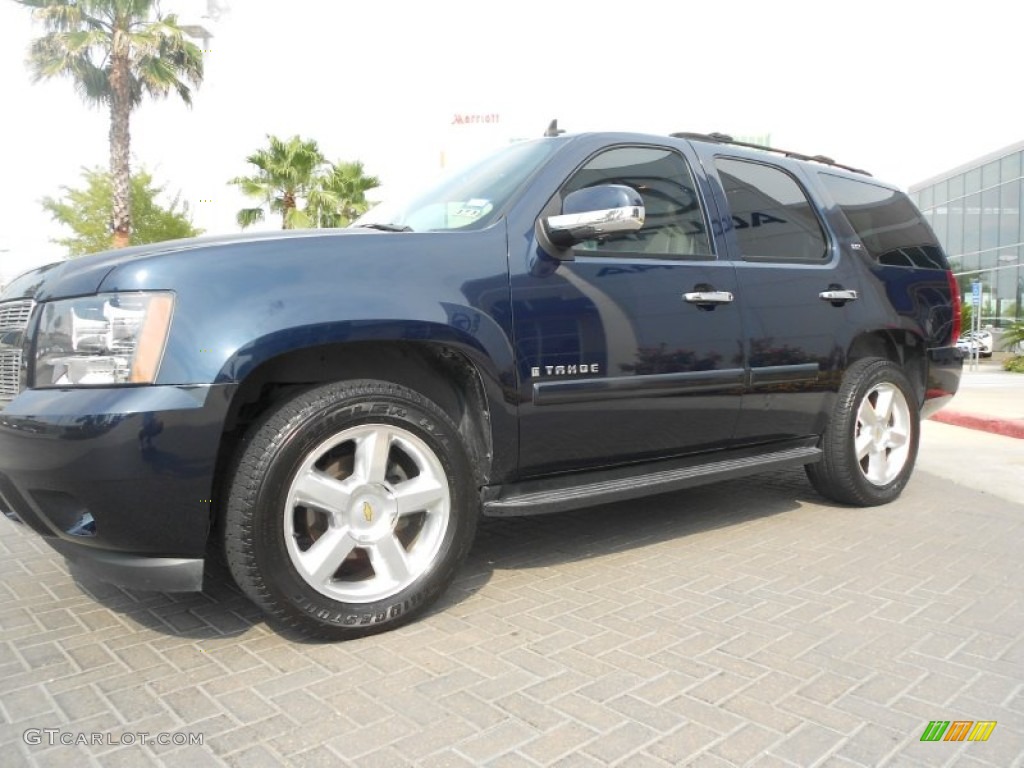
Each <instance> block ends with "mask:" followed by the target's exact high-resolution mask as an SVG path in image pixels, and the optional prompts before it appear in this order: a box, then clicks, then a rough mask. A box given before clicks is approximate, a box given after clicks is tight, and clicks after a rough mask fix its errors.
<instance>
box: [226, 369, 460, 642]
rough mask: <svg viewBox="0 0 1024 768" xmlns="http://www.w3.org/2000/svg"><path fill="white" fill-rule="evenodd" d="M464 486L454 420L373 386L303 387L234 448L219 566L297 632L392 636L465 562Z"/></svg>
mask: <svg viewBox="0 0 1024 768" xmlns="http://www.w3.org/2000/svg"><path fill="white" fill-rule="evenodd" d="M382 446H386V447H382ZM473 477H474V475H473V472H472V471H471V467H470V463H469V459H468V458H467V452H466V450H465V448H464V446H463V443H462V440H461V438H460V436H459V433H458V430H457V429H456V427H455V425H454V423H453V422H452V420H451V418H449V416H448V415H447V414H446V413H445V412H444V411H442V410H441V409H440V408H439V407H438V406H437V405H435V404H434V403H433V402H431V401H430V400H428V399H426V398H425V397H423V396H421V395H420V394H418V393H416V392H414V391H412V390H410V389H407V388H405V387H401V386H398V385H395V384H390V383H386V382H381V381H371V380H359V381H347V382H338V383H333V384H328V385H325V386H320V387H317V388H315V389H310V390H306V391H304V392H301V393H300V394H297V395H295V396H294V397H292V398H291V399H289V400H287V401H285V402H284V403H282V404H281V405H279V406H277V407H276V408H274V409H273V410H272V411H270V412H269V413H268V414H267V415H266V416H265V417H264V418H263V419H262V420H261V421H260V422H259V423H257V424H255V425H254V426H253V427H252V429H251V430H250V431H249V433H248V435H247V436H246V438H245V439H244V440H243V442H242V444H241V445H240V447H239V455H238V458H237V461H236V464H235V467H234V472H233V477H232V478H231V480H230V491H229V493H228V499H227V506H226V511H225V519H224V539H225V550H226V553H227V561H228V567H229V568H230V570H231V574H232V576H233V577H234V579H235V581H236V582H237V583H238V585H239V587H240V588H241V589H242V590H243V591H244V592H245V593H246V594H247V595H248V596H249V597H250V598H251V599H252V600H253V601H254V602H255V603H256V604H257V605H259V606H260V607H261V608H262V609H263V610H264V611H265V612H266V613H267V614H269V615H270V616H271V617H273V618H274V619H276V620H277V621H278V622H280V623H282V624H284V625H285V626H287V627H290V628H293V629H296V630H298V631H300V632H302V633H303V634H306V635H309V636H314V637H323V638H331V639H346V638H352V637H359V636H363V635H367V634H372V633H375V632H380V631H383V630H386V629H392V628H394V627H397V626H400V625H401V624H404V623H406V622H408V621H410V620H411V619H413V618H414V617H415V616H417V615H418V614H420V613H422V612H423V611H424V610H425V609H426V608H427V607H428V606H429V605H430V604H431V603H433V602H434V601H435V600H437V598H438V597H439V596H440V595H441V594H442V593H443V592H444V590H445V589H446V588H447V587H448V585H449V584H450V583H451V581H452V579H453V578H454V576H455V572H456V570H457V569H458V567H459V566H460V565H461V563H462V562H463V560H464V559H465V557H466V554H467V552H468V551H469V548H470V545H471V544H472V541H473V536H474V534H475V531H476V523H477V517H478V514H479V495H478V494H477V492H476V487H475V483H474V480H473ZM403 483H404V485H403ZM410 483H415V485H410ZM414 493H415V494H418V495H414ZM346 494H347V495H346ZM417 504H422V505H423V509H422V511H412V512H410V511H409V510H410V509H411V510H415V509H416V505H417ZM318 505H320V506H318ZM403 505H404V507H403ZM403 509H404V511H403ZM396 544H397V547H396V546H395V545H396ZM316 547H319V548H316ZM315 548H316V549H315ZM399 550H401V552H399ZM334 560H338V567H337V568H334V567H333V561H334Z"/></svg>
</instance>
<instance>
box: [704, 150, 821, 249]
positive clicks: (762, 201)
mask: <svg viewBox="0 0 1024 768" xmlns="http://www.w3.org/2000/svg"><path fill="white" fill-rule="evenodd" d="M715 168H717V169H718V178H719V179H720V180H721V182H722V186H723V187H724V188H725V197H726V199H727V200H728V202H729V208H730V209H731V211H732V225H733V228H734V229H735V231H736V239H737V240H738V241H739V246H740V254H741V255H742V256H743V258H744V259H756V260H768V261H822V260H824V259H825V258H826V257H827V256H828V249H827V247H826V246H827V243H826V240H825V234H824V232H823V231H822V228H821V222H820V221H819V220H818V216H817V214H816V213H815V212H814V207H813V206H812V205H811V203H810V201H809V200H808V199H807V195H806V194H805V193H804V190H803V188H802V187H801V186H800V185H799V184H798V183H797V181H796V179H794V178H793V177H792V176H790V175H789V174H788V173H786V172H785V171H783V170H782V169H781V168H776V167H775V166H771V165H765V164H764V163H755V162H751V161H747V160H737V159H735V158H729V157H717V158H715Z"/></svg>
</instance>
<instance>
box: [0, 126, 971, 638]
mask: <svg viewBox="0 0 1024 768" xmlns="http://www.w3.org/2000/svg"><path fill="white" fill-rule="evenodd" d="M958 336H959V304H958V290H957V286H956V283H955V280H954V278H953V276H952V275H951V273H950V272H949V267H948V264H947V262H946V258H945V256H944V254H943V253H942V250H941V248H940V247H939V244H938V243H937V241H936V239H935V236H934V234H933V233H932V231H931V230H930V229H929V227H928V225H927V224H926V223H925V222H924V221H923V220H922V218H921V216H920V214H919V213H918V211H917V210H916V209H915V208H914V206H913V205H912V204H911V202H910V201H909V200H908V199H907V197H906V196H905V195H904V194H903V193H901V192H900V191H899V190H897V189H895V188H893V187H892V186H889V185H886V184H883V183H881V182H878V181H876V180H875V179H873V178H871V177H870V176H869V175H867V174H866V173H864V172H860V171H856V170H854V169H850V168H845V167H842V166H839V165H837V164H836V163H834V162H832V161H831V160H829V159H828V158H823V157H813V158H812V157H805V156H802V155H798V154H796V153H787V152H781V151H777V150H768V149H767V148H763V147H762V148H758V147H753V146H751V145H744V144H741V143H739V142H734V141H732V140H730V139H729V138H728V137H726V136H721V135H718V134H712V135H710V136H700V135H693V134H676V135H673V136H671V137H665V136H648V135H633V134H582V135H574V136H551V137H546V138H543V139H540V140H537V141H526V142H521V143H516V144H512V145H509V146H508V147H507V148H505V149H503V150H501V151H500V152H497V153H496V154H494V155H492V156H490V157H488V158H486V159H484V160H483V161H482V162H480V163H478V164H477V165H475V166H473V167H471V168H469V169H467V170H465V171H463V172H461V173H458V174H456V175H453V176H451V177H449V178H447V179H446V180H444V181H443V182H441V183H440V184H438V185H436V186H434V187H433V188H431V189H429V190H427V191H426V192H424V193H423V194H422V195H420V196H419V197H417V198H415V199H412V200H409V201H406V202H404V203H402V204H398V205H394V206H388V205H381V206H379V207H377V208H375V209H373V210H372V211H371V212H370V213H369V214H367V215H366V216H364V217H363V219H361V220H360V221H358V222H356V223H355V225H354V226H352V227H350V228H348V229H346V230H335V231H323V230H320V231H317V230H309V231H291V232H282V233H275V234H268V235H260V236H255V237H253V236H229V237H220V238H206V239H199V240H183V241H177V242H170V243H163V244H160V245H155V246H146V247H137V248H130V249H126V250H121V251H116V252H107V253H102V254H96V255H94V256H89V257H85V258H80V259H75V260H73V261H66V262H63V263H61V264H57V265H53V266H50V267H47V268H43V269H40V270H37V271H35V272H32V273H29V274H27V275H24V276H22V277H21V278H19V279H18V280H16V281H15V282H14V283H13V284H11V285H10V286H8V287H7V289H6V291H5V292H4V293H3V295H2V297H0V407H2V408H3V410H0V507H2V509H3V510H4V511H5V512H6V513H7V514H8V516H10V517H12V518H14V519H16V520H20V521H22V522H23V523H25V524H26V525H28V526H30V527H32V528H33V529H35V530H36V531H37V532H38V533H39V534H41V535H42V536H44V537H46V539H47V541H49V542H50V543H51V544H52V545H53V546H54V547H55V548H56V549H57V550H58V551H59V552H61V553H63V554H64V555H66V556H67V557H68V558H69V559H70V560H71V561H72V563H73V564H74V565H75V566H76V567H78V568H81V569H84V570H86V571H88V572H91V573H93V574H96V575H99V576H100V577H102V578H105V579H108V580H111V581H114V582H117V583H120V584H125V585H129V586H132V587H135V588H139V589H156V590H165V591H174V590H198V589H200V588H201V584H202V575H203V568H204V562H205V558H206V557H207V555H208V553H210V552H216V551H217V550H219V549H221V550H222V551H223V552H224V553H225V555H226V559H227V564H228V566H229V568H230V571H231V573H232V575H233V576H234V578H235V579H236V580H237V582H238V584H239V585H240V586H241V588H242V589H243V590H244V591H245V592H246V593H247V594H248V595H249V596H251V598H252V599H253V600H254V601H256V602H257V603H258V604H259V605H260V606H262V607H263V608H264V609H265V610H266V611H267V612H268V613H269V614H271V615H272V616H274V617H276V618H277V619H278V620H280V622H281V623H283V624H286V625H289V626H295V627H299V628H301V629H303V630H304V631H306V632H309V633H311V634H316V635H321V636H327V637H351V636H355V635H359V634H365V633H367V632H373V631H378V630H380V629H384V628H389V627H393V626H397V625H398V624H400V623H402V622H404V621H407V620H408V619H410V618H412V617H413V616H415V615H416V614H417V613H418V612H420V611H422V610H423V609H424V608H425V607H426V606H427V605H429V604H430V603H431V602H432V601H433V600H434V599H435V598H437V597H438V595H439V594H441V592H442V591H443V590H444V589H445V587H446V586H447V585H448V583H449V582H450V580H451V579H452V577H453V575H454V573H455V571H456V569H457V568H458V567H459V564H460V562H461V561H462V560H463V558H464V557H465V555H466V552H467V551H468V549H469V547H470V544H471V542H472V540H473V535H474V531H475V528H476V522H477V518H478V516H479V514H481V513H483V514H485V515H502V516H507V515H527V514H537V513H546V512H555V511H560V510H567V509H573V508H580V507H589V506H593V505H596V504H600V503H606V502H615V501H621V500H623V499H629V498H634V497H638V496H641V495H645V494H652V493H658V492H663V491H671V490H677V489H681V488H686V487H689V486H693V485H697V484H700V483H706V482H711V481H716V480H727V479H729V478H734V477H738V476H741V475H746V474H751V473H755V472H762V471H765V470H767V469H772V468H781V467H787V466H794V465H805V466H806V468H807V474H808V476H809V478H810V481H811V483H812V484H813V485H814V487H815V488H816V489H817V490H818V491H820V492H821V493H822V494H824V495H825V496H827V497H828V498H830V499H833V500H835V501H837V502H840V503H844V504H855V505H872V504H881V503H885V502H888V501H891V500H892V499H895V498H896V497H897V496H898V495H899V494H900V492H901V491H902V490H903V488H904V486H905V485H906V483H907V480H908V478H909V477H910V473H911V471H912V469H913V466H914V460H915V457H916V454H917V447H918V438H919V434H920V419H921V418H922V416H925V415H927V414H928V413H930V412H932V411H934V410H936V409H937V408H939V407H940V406H941V405H942V404H944V403H945V402H946V401H948V400H949V398H950V397H952V395H953V394H954V393H955V392H956V389H957V386H958V383H959V377H960V371H961V365H962V363H961V356H960V354H959V353H958V351H957V350H956V347H955V344H956V340H957V338H958Z"/></svg>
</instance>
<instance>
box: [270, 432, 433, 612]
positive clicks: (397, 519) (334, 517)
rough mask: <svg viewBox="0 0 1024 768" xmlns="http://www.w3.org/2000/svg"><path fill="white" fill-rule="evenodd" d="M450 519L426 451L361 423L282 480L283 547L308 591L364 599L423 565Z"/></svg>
mask: <svg viewBox="0 0 1024 768" xmlns="http://www.w3.org/2000/svg"><path fill="white" fill-rule="evenodd" d="M450 516H451V498H450V493H449V486H448V478H447V475H446V474H445V471H444V468H443V466H442V464H441V461H440V460H439V459H438V457H437V455H436V454H435V453H434V452H433V450H431V449H430V447H428V446H427V444H426V443H425V442H423V440H421V439H420V438H418V437H417V436H416V435H414V434H412V433H411V432H409V431H407V430H405V429H402V428H401V427H397V426H394V425H390V424H363V425H360V426H357V427H351V428H349V429H346V430H343V431H342V432H339V433H338V434H336V435H334V436H332V437H331V438H329V439H327V440H325V441H324V442H322V443H320V444H319V445H318V446H317V447H316V448H314V449H313V450H312V451H310V452H309V453H308V454H307V455H306V457H305V458H304V459H303V461H302V463H301V465H300V466H299V468H298V470H297V471H296V472H295V473H294V475H293V476H292V482H291V486H290V488H289V489H288V497H287V500H286V502H285V509H284V534H285V546H286V548H287V550H288V556H289V558H290V559H291V562H292V565H294V566H295V569H296V571H298V573H299V575H300V576H301V577H302V579H303V580H304V581H305V582H306V583H307V584H309V586H310V587H312V588H313V589H315V590H316V591H318V592H320V593H321V594H323V595H326V596H327V597H329V598H332V599H334V600H338V601H341V602H345V603H370V602H374V601H377V600H383V599H385V598H387V597H390V596H392V595H394V594H396V593H398V592H400V591H402V590H403V589H405V588H406V587H408V586H409V585H410V584H412V583H413V582H414V581H416V580H417V579H418V578H420V576H422V575H423V574H424V573H425V572H426V571H427V570H429V569H430V567H431V565H432V564H433V563H434V561H435V560H436V559H437V556H438V552H439V551H440V549H441V543H442V542H443V540H444V537H445V532H446V531H447V529H448V525H449V521H450Z"/></svg>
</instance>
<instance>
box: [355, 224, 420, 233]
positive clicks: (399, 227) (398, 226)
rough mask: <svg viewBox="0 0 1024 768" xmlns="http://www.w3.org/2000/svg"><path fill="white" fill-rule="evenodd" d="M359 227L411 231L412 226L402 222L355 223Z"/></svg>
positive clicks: (388, 230)
mask: <svg viewBox="0 0 1024 768" xmlns="http://www.w3.org/2000/svg"><path fill="white" fill-rule="evenodd" d="M356 226H357V227H359V228H361V229H379V230H380V231H381V232H412V231H413V228H412V227H407V226H405V225H404V224H357V225H356Z"/></svg>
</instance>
